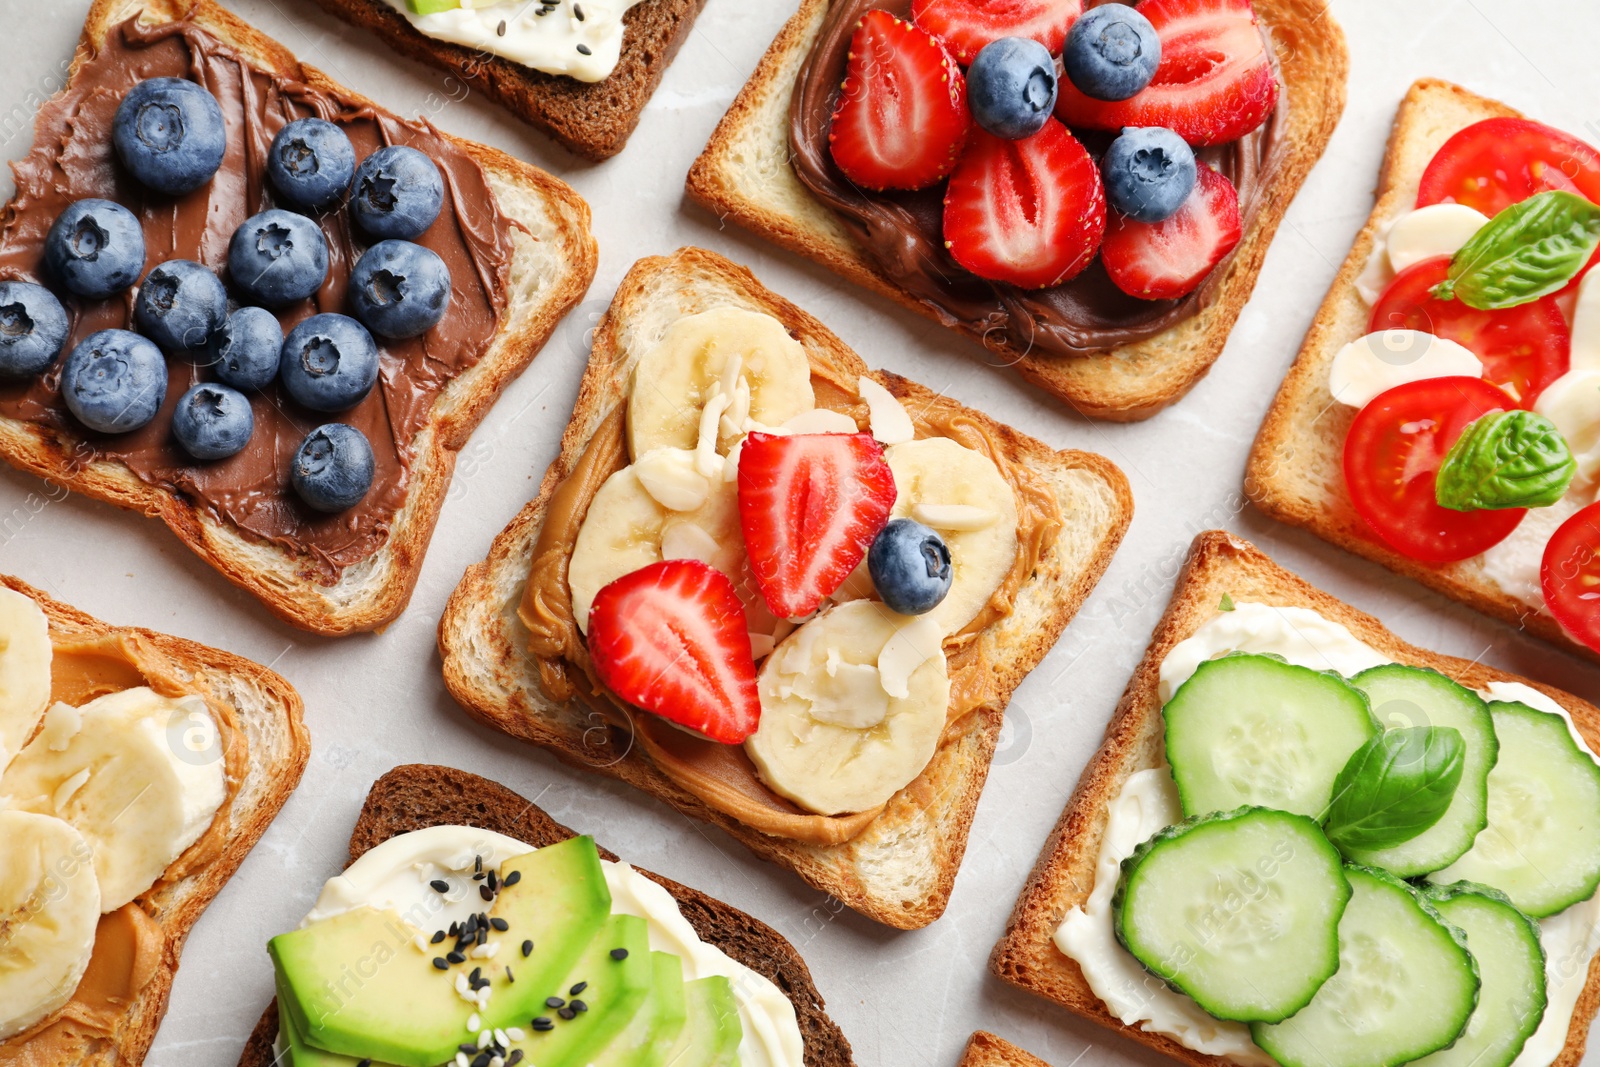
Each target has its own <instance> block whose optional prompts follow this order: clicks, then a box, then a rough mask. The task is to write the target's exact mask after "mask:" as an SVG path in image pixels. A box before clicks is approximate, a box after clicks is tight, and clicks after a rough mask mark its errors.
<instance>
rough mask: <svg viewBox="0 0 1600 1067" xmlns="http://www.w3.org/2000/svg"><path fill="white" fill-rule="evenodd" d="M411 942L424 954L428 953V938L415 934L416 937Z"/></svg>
mask: <svg viewBox="0 0 1600 1067" xmlns="http://www.w3.org/2000/svg"><path fill="white" fill-rule="evenodd" d="M412 944H414V945H416V946H417V951H418V952H420V953H422V954H423V955H424V956H426V955H427V954H428V939H427V938H425V937H423V936H422V935H421V934H418V935H417V939H416V940H415V941H413V942H412Z"/></svg>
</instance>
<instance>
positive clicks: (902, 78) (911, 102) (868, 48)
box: [828, 9, 972, 189]
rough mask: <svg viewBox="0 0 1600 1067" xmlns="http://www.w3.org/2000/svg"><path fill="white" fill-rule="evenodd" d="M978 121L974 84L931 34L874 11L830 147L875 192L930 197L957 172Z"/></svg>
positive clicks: (857, 44) (855, 54) (862, 30)
mask: <svg viewBox="0 0 1600 1067" xmlns="http://www.w3.org/2000/svg"><path fill="white" fill-rule="evenodd" d="M971 126H972V115H971V113H970V112H968V111H967V80H966V77H965V76H964V75H963V74H962V73H961V68H960V67H958V66H956V61H955V60H953V59H951V58H950V54H949V53H948V52H946V51H945V50H944V46H943V45H941V44H940V43H939V42H938V40H937V39H936V38H935V37H933V35H932V34H930V33H928V32H927V31H926V30H919V29H918V28H917V27H915V26H913V25H911V23H909V22H903V21H901V20H900V19H897V18H895V17H894V16H893V15H891V14H889V13H888V12H887V11H883V10H880V9H874V10H872V11H869V12H867V13H866V14H865V15H864V16H862V19H861V22H860V24H859V25H857V26H856V32H855V36H854V37H852V38H850V60H849V64H848V65H847V66H846V67H845V74H844V84H843V85H842V86H841V87H840V89H839V102H838V103H837V104H836V105H834V109H833V125H832V126H831V127H830V128H829V131H828V144H829V147H830V148H832V150H833V161H834V162H835V163H837V164H838V165H839V169H840V170H842V171H844V174H845V177H847V178H849V179H850V180H851V181H853V182H855V183H856V184H857V185H860V186H864V187H865V188H868V189H925V188H927V187H928V186H930V185H933V184H935V183H936V182H938V181H939V180H940V179H942V178H943V177H944V176H945V175H947V174H949V173H950V171H951V170H952V169H953V168H954V167H955V165H956V160H958V159H960V158H961V149H962V148H963V147H965V146H966V143H967V130H968V129H969V128H970V127H971Z"/></svg>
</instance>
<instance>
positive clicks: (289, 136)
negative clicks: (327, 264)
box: [267, 119, 356, 211]
mask: <svg viewBox="0 0 1600 1067" xmlns="http://www.w3.org/2000/svg"><path fill="white" fill-rule="evenodd" d="M355 174H356V150H355V148H354V146H352V145H351V144H350V138H349V137H347V136H345V132H344V131H343V130H341V129H340V128H339V127H337V126H335V125H334V124H333V123H331V122H329V121H327V120H326V119H296V120H295V121H294V122H291V123H289V125H287V126H285V127H284V128H283V129H281V130H279V131H278V136H276V137H274V138H273V139H272V147H271V148H269V149H268V150H267V177H269V178H271V179H272V187H273V188H274V189H276V190H277V191H278V196H280V197H281V198H282V199H283V200H284V201H285V202H286V203H289V204H292V205H293V206H295V207H298V208H304V209H305V210H307V211H321V210H322V209H324V208H328V207H332V206H333V205H335V204H337V203H338V202H339V200H340V199H341V198H343V196H344V194H345V190H346V189H349V188H350V182H351V181H352V180H353V179H354V178H355Z"/></svg>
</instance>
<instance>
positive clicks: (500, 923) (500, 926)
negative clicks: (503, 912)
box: [489, 915, 511, 934]
mask: <svg viewBox="0 0 1600 1067" xmlns="http://www.w3.org/2000/svg"><path fill="white" fill-rule="evenodd" d="M489 925H490V926H492V927H494V928H495V929H496V930H499V931H500V932H501V933H502V934H503V933H505V932H506V931H507V930H509V929H511V924H510V923H508V922H506V921H505V920H504V919H502V918H500V917H499V916H498V915H497V916H495V917H494V918H492V919H490V920H489Z"/></svg>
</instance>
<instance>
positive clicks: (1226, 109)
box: [1056, 0, 1278, 145]
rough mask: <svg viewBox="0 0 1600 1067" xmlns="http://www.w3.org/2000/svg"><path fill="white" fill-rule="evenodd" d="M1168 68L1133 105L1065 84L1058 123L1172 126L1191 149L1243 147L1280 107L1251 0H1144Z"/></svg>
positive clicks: (1163, 63) (1066, 81)
mask: <svg viewBox="0 0 1600 1067" xmlns="http://www.w3.org/2000/svg"><path fill="white" fill-rule="evenodd" d="M1139 12H1140V14H1142V15H1144V16H1145V17H1146V18H1148V19H1149V20H1150V25H1152V26H1154V27H1155V31H1156V34H1157V36H1159V37H1160V38H1161V65H1160V66H1158V67H1157V68H1156V75H1155V78H1154V79H1153V80H1152V81H1151V82H1150V84H1149V85H1148V86H1146V87H1145V88H1144V89H1142V90H1140V91H1139V92H1137V93H1135V94H1134V95H1133V96H1132V97H1130V98H1129V99H1127V100H1096V99H1094V98H1093V97H1089V96H1085V95H1084V94H1083V93H1082V92H1080V91H1079V90H1078V88H1077V87H1076V86H1074V85H1073V84H1072V80H1071V79H1070V78H1062V79H1061V87H1060V92H1059V95H1058V96H1057V98H1056V117H1057V118H1059V119H1060V120H1061V121H1062V122H1065V123H1066V124H1067V125H1069V126H1077V127H1080V128H1084V129H1091V130H1120V129H1122V128H1123V127H1124V126H1165V127H1167V128H1168V129H1170V130H1172V131H1173V132H1174V133H1176V134H1177V135H1178V136H1179V137H1182V138H1183V139H1184V140H1185V141H1188V142H1189V143H1190V144H1192V145H1211V144H1226V143H1227V142H1229V141H1237V140H1238V139H1239V138H1241V137H1243V136H1244V135H1245V134H1247V133H1249V132H1250V131H1251V130H1254V129H1255V128H1256V127H1258V126H1260V125H1261V124H1262V123H1263V122H1265V121H1266V120H1267V116H1268V115H1270V114H1272V109H1273V108H1275V107H1277V106H1278V79H1277V76H1276V75H1275V74H1274V73H1273V71H1272V59H1271V57H1270V56H1268V55H1267V48H1266V42H1265V41H1264V40H1263V39H1262V37H1261V31H1260V30H1259V29H1258V28H1257V27H1256V15H1255V11H1254V10H1253V9H1252V8H1251V6H1250V0H1144V3H1142V4H1140V5H1139Z"/></svg>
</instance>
